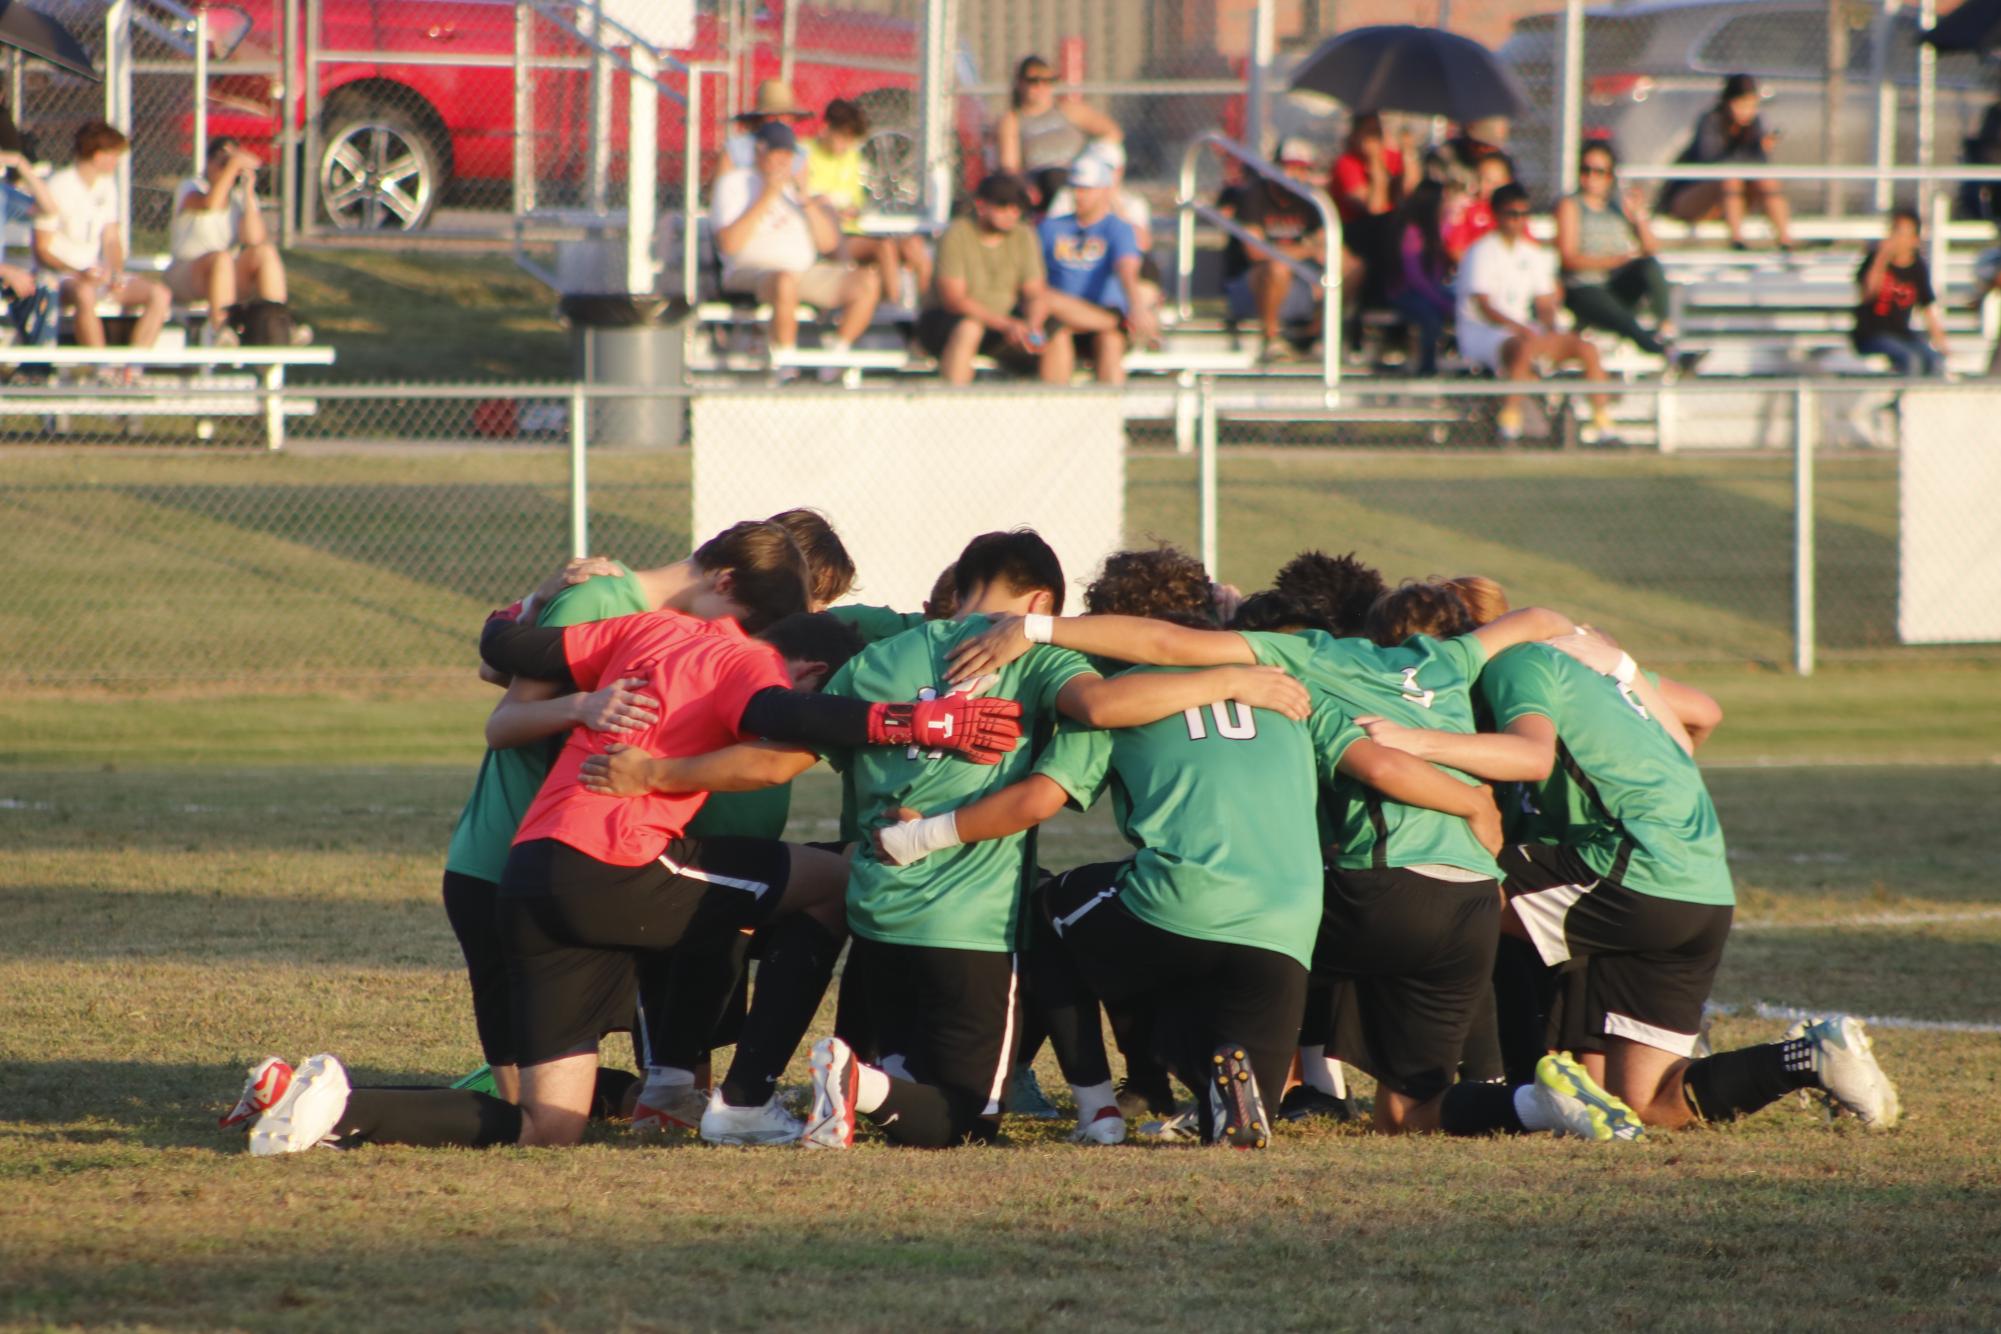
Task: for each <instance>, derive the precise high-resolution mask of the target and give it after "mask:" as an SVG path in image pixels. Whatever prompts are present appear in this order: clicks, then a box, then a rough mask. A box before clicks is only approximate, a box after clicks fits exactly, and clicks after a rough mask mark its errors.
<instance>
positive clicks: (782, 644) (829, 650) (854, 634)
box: [757, 611, 865, 676]
mask: <svg viewBox="0 0 2001 1334" xmlns="http://www.w3.org/2000/svg"><path fill="white" fill-rule="evenodd" d="M757 637H758V638H759V639H762V640H763V641H764V642H765V643H767V644H769V645H771V646H772V647H773V648H775V649H777V650H778V655H779V656H780V657H782V658H789V659H792V660H793V661H795V662H824V663H826V664H827V675H828V676H832V675H833V674H834V673H835V672H838V671H840V670H841V668H843V667H845V666H847V665H848V659H849V658H852V657H854V656H855V654H857V653H860V652H861V651H862V649H863V648H864V647H865V645H863V643H862V637H861V634H860V633H859V632H858V631H856V629H855V628H854V627H853V626H852V625H849V624H848V623H847V622H846V621H844V620H842V619H841V618H840V617H838V616H830V615H828V614H827V613H826V612H824V611H802V612H796V613H794V614H793V615H791V616H785V617H781V618H780V619H778V620H776V621H773V622H772V623H771V624H770V625H767V626H766V627H764V629H763V630H761V631H759V632H758V636H757Z"/></svg>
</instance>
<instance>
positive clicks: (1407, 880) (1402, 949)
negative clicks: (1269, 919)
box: [1313, 867, 1501, 1102]
mask: <svg viewBox="0 0 2001 1334" xmlns="http://www.w3.org/2000/svg"><path fill="white" fill-rule="evenodd" d="M1500 926H1501V897H1500V892H1499V889H1498V887H1497V886H1496V885H1495V883H1494V882H1493V881H1492V880H1468V881H1456V880H1439V879H1436V878H1434V877H1432V876H1428V875H1425V874H1423V873H1422V872H1419V871H1414V870H1410V869H1409V868H1407V867H1390V868H1386V869H1383V870H1365V871H1340V870H1336V871H1330V872H1329V873H1328V876H1327V898H1326V910H1325V912H1324V914H1323V915H1322V917H1321V920H1320V938H1319V940H1318V941H1317V942H1316V943H1315V945H1314V950H1313V973H1314V976H1315V977H1325V978H1327V979H1329V980H1331V981H1333V982H1335V983H1337V988H1336V1004H1335V1016H1334V1017H1335V1024H1334V1030H1335V1031H1334V1041H1333V1044H1332V1045H1333V1048H1334V1052H1332V1053H1330V1054H1338V1055H1339V1056H1340V1057H1341V1059H1342V1060H1344V1061H1347V1062H1348V1063H1349V1064H1350V1065H1354V1066H1358V1067H1360V1068H1361V1069H1363V1070H1366V1071H1368V1072H1369V1073H1370V1074H1371V1075H1374V1076H1375V1077H1376V1081H1377V1082H1378V1083H1380V1084H1382V1085H1384V1086H1385V1087H1387V1088H1390V1089H1394V1090H1395V1091H1396V1092H1398V1093H1401V1094H1403V1095H1404V1096H1406V1097H1409V1098H1415V1099H1417V1100H1418V1101H1419V1102H1423V1101H1426V1100H1428V1099H1431V1098H1435V1097H1437V1096H1438V1095H1439V1094H1441V1093H1443V1092H1444V1091H1445V1089H1446V1087H1447V1086H1448V1085H1450V1084H1451V1083H1452V1082H1453V1081H1454V1079H1455V1078H1457V1076H1458V1071H1459V1061H1460V1057H1461V1055H1462V1053H1463V1052H1464V1050H1465V1047H1466V1035H1467V1032H1468V1031H1469V1030H1470V1029H1471V1027H1472V1024H1473V1019H1474V1015H1475V1013H1476V1012H1477V1011H1478V1010H1479V1009H1480V1002H1481V996H1482V993H1484V992H1486V991H1488V990H1489V989H1490V988H1491V987H1492V985H1493V978H1494V950H1495V947H1496V946H1497V944H1498V943H1499V941H1500Z"/></svg>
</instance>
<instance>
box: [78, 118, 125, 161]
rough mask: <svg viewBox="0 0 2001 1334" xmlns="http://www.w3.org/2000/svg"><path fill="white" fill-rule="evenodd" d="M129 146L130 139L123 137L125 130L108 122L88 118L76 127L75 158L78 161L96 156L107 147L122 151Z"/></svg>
mask: <svg viewBox="0 0 2001 1334" xmlns="http://www.w3.org/2000/svg"><path fill="white" fill-rule="evenodd" d="M131 146H132V141H131V140H130V139H127V138H126V137H125V132H124V131H123V130H120V129H119V128H118V127H117V126H116V125H112V124H110V123H109V122H106V121H101V120H90V121H85V122H84V123H83V124H82V125H80V126H78V127H77V131H76V160H77V161H78V162H81V161H83V160H84V159H85V158H90V157H96V156H97V155H98V154H99V153H102V152H103V151H104V150H105V149H107V148H110V149H115V150H117V151H118V152H121V153H122V152H124V151H125V150H126V149H127V148H130V147H131Z"/></svg>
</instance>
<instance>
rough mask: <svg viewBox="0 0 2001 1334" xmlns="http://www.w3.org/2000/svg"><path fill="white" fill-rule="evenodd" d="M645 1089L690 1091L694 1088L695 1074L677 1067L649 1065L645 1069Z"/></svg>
mask: <svg viewBox="0 0 2001 1334" xmlns="http://www.w3.org/2000/svg"><path fill="white" fill-rule="evenodd" d="M646 1087H647V1089H648V1090H652V1089H660V1090H663V1091H665V1090H668V1089H691V1088H693V1087H695V1072H694V1071H693V1070H683V1069H682V1068H681V1067H680V1066H678V1065H649V1066H647V1067H646Z"/></svg>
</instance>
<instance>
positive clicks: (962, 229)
mask: <svg viewBox="0 0 2001 1334" xmlns="http://www.w3.org/2000/svg"><path fill="white" fill-rule="evenodd" d="M1029 202H1030V197H1029V193H1028V186H1027V185H1026V184H1025V183H1024V182H1023V181H1022V179H1021V178H1020V177H1019V176H1010V175H1008V174H1007V173H1005V172H996V173H995V174H994V175H991V176H989V177H987V178H986V179H985V180H983V181H981V182H980V185H979V188H978V189H977V190H975V191H974V192H973V213H972V216H971V217H962V218H958V219H955V220H954V221H953V223H952V225H951V226H949V227H947V228H946V229H945V234H944V236H942V237H940V238H939V240H938V276H937V279H936V288H935V293H934V301H935V304H934V305H932V306H931V307H930V309H928V310H926V311H925V312H924V313H923V314H922V315H921V316H919V317H918V320H917V341H918V343H919V344H920V345H921V346H922V347H923V348H924V349H925V351H927V352H929V353H930V354H931V355H932V356H934V357H936V358H938V373H939V374H940V375H942V376H943V377H944V378H945V382H946V383H947V384H970V383H972V379H973V358H974V357H975V356H978V355H984V356H989V357H994V358H996V359H998V360H1000V361H1002V362H1006V363H1013V364H1016V365H1019V366H1036V367H1038V369H1039V370H1040V371H1041V374H1042V378H1043V379H1044V380H1046V381H1049V382H1051V383H1055V384H1060V383H1063V382H1064V381H1067V380H1068V379H1069V378H1070V371H1071V366H1072V358H1073V356H1074V352H1073V350H1072V348H1071V347H1070V345H1069V343H1067V342H1063V341H1060V340H1052V339H1051V338H1049V336H1048V333H1047V330H1046V328H1045V325H1046V324H1047V322H1048V319H1049V285H1048V283H1047V281H1046V280H1045V278H1044V274H1043V267H1042V244H1041V242H1040V241H1039V240H1038V238H1037V236H1036V232H1035V229H1034V228H1033V227H1030V226H1026V225H1024V224H1023V222H1022V216H1023V215H1024V214H1025V213H1026V212H1027V211H1028V206H1029Z"/></svg>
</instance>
